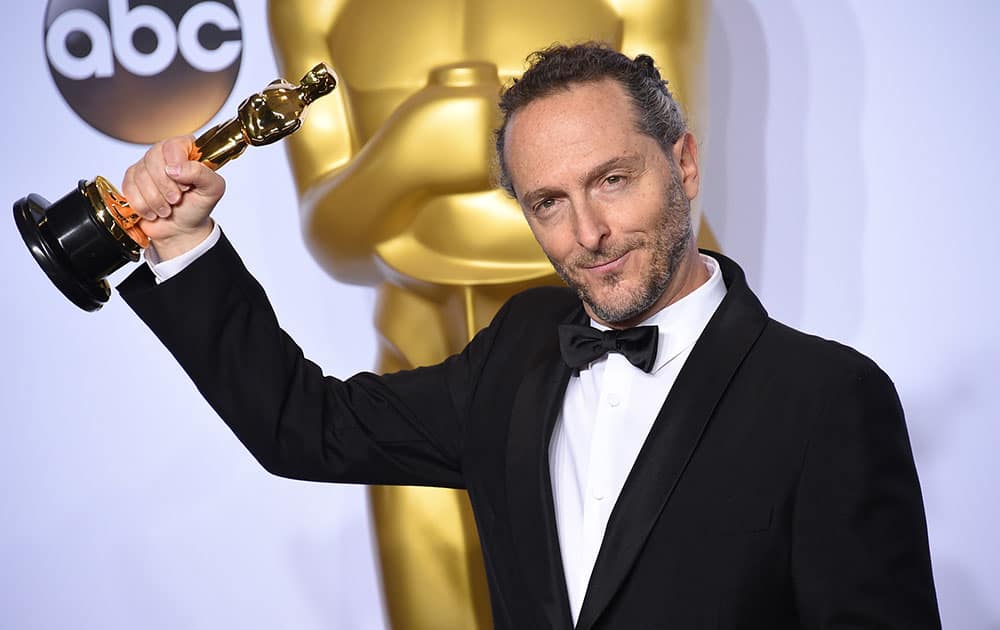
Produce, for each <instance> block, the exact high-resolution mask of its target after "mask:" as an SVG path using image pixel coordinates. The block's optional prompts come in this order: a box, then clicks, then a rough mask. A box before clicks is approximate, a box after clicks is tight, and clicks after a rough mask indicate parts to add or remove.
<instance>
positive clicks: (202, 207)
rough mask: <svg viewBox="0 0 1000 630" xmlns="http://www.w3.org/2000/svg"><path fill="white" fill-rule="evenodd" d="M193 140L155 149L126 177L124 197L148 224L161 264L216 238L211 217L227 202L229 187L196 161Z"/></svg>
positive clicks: (142, 224)
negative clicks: (224, 195)
mask: <svg viewBox="0 0 1000 630" xmlns="http://www.w3.org/2000/svg"><path fill="white" fill-rule="evenodd" d="M193 155H196V151H195V148H194V138H193V137H192V136H179V137H176V138H169V139H167V140H163V141H161V142H158V143H156V144H154V145H153V146H152V147H150V148H149V150H148V151H146V154H145V155H144V156H143V157H142V159H141V160H139V161H138V162H136V163H135V164H133V165H132V166H130V167H129V168H128V170H126V171H125V178H124V179H123V180H122V187H121V190H122V193H124V195H125V197H126V198H127V199H128V200H129V204H130V205H131V206H132V208H133V209H134V210H135V212H136V213H137V214H138V215H139V216H141V217H142V218H143V220H142V221H140V222H139V227H140V228H142V231H143V232H145V233H146V235H147V236H149V239H150V241H152V246H153V247H154V248H155V249H156V253H157V255H158V256H159V258H160V259H161V260H169V259H171V258H174V257H176V256H179V255H181V254H183V253H184V252H186V251H188V250H190V249H191V248H193V247H194V246H195V245H197V244H198V243H200V242H202V241H203V240H205V238H207V237H208V235H209V234H210V233H211V232H212V219H211V218H210V217H209V215H210V214H211V212H212V209H213V208H215V205H216V204H217V203H218V202H219V199H221V198H222V194H223V193H224V192H225V190H226V182H225V180H224V179H222V177H220V176H219V175H218V174H217V173H216V172H215V171H213V170H212V169H210V168H208V167H207V166H205V165H204V164H202V163H201V162H198V161H196V160H192V159H191V156H193Z"/></svg>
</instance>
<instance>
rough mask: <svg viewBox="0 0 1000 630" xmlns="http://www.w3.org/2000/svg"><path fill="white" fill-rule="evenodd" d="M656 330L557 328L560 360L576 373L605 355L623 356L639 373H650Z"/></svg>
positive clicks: (563, 326)
mask: <svg viewBox="0 0 1000 630" xmlns="http://www.w3.org/2000/svg"><path fill="white" fill-rule="evenodd" d="M657 333H658V329H657V328H656V326H637V327H636V328H626V329H625V330H603V331H602V330H597V329H596V328H593V327H591V326H579V325H577V324H560V325H559V349H560V351H562V355H563V360H564V361H565V362H566V365H568V366H570V367H571V368H573V369H574V370H576V372H579V371H580V369H581V368H585V367H587V365H589V364H590V363H591V362H593V361H594V360H596V359H600V358H601V357H603V356H604V355H605V354H607V353H609V352H617V353H619V354H622V355H624V356H625V358H626V359H628V361H629V363H631V364H632V365H634V366H635V367H637V368H639V369H640V370H642V371H643V372H650V371H652V370H653V364H654V363H656V344H657V341H659V338H660V336H659V334H657Z"/></svg>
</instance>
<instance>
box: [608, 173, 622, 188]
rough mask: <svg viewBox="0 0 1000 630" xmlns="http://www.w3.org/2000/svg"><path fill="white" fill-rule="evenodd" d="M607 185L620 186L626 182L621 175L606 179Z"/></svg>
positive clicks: (609, 176)
mask: <svg viewBox="0 0 1000 630" xmlns="http://www.w3.org/2000/svg"><path fill="white" fill-rule="evenodd" d="M604 181H605V183H607V184H611V185H612V186H614V185H616V184H620V183H622V182H624V181H625V178H624V177H622V176H621V175H608V176H607V177H605V178H604Z"/></svg>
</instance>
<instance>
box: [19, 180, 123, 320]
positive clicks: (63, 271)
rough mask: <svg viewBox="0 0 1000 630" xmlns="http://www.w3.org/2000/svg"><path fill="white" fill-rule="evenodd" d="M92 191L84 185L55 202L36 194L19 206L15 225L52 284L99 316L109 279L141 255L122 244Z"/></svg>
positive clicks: (82, 183)
mask: <svg viewBox="0 0 1000 630" xmlns="http://www.w3.org/2000/svg"><path fill="white" fill-rule="evenodd" d="M86 186H87V182H85V181H83V180H81V181H80V184H79V186H78V188H77V189H76V190H74V191H73V192H71V193H69V194H68V195H66V196H65V197H63V198H62V199H59V200H58V201H56V202H55V203H49V202H48V201H47V200H46V199H45V198H43V197H42V196H40V195H36V194H34V193H32V194H30V195H28V196H27V197H23V198H21V199H19V200H18V201H16V202H15V203H14V221H15V222H16V223H17V229H18V230H19V231H20V232H21V237H22V238H23V239H24V243H25V244H26V245H27V246H28V249H29V250H30V251H31V255H32V256H34V257H35V260H36V261H37V262H38V264H39V266H41V268H42V270H44V271H45V273H46V274H47V275H48V276H49V279H50V280H51V281H52V283H53V284H55V285H56V287H58V288H59V290H60V291H62V292H63V295H65V296H66V297H67V298H69V299H70V301H71V302H73V303H74V304H76V305H77V306H79V307H80V308H82V309H83V310H85V311H96V310H97V309H99V308H101V306H103V305H104V303H105V302H107V301H108V298H109V297H110V296H111V287H110V286H109V285H108V282H107V280H105V277H106V276H108V275H110V274H111V273H113V272H114V271H116V270H118V269H120V268H121V267H123V266H124V265H125V263H128V262H134V261H136V260H138V258H139V256H138V251H139V250H138V247H137V246H136V245H135V243H134V242H132V241H131V240H130V239H127V238H126V239H125V241H126V242H123V241H122V240H121V238H120V237H119V238H117V239H116V237H115V235H113V234H112V230H110V229H109V228H108V223H107V219H106V218H104V221H103V222H102V220H101V216H102V215H100V214H99V213H98V211H97V210H95V208H94V204H93V203H92V202H91V200H90V198H88V196H87V193H86ZM115 231H117V230H115Z"/></svg>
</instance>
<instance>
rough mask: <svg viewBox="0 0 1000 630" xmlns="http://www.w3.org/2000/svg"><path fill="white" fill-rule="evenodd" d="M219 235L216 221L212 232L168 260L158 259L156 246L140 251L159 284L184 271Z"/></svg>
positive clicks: (220, 231) (215, 241) (210, 246)
mask: <svg viewBox="0 0 1000 630" xmlns="http://www.w3.org/2000/svg"><path fill="white" fill-rule="evenodd" d="M221 236H222V230H221V229H220V228H219V224H218V223H216V224H215V225H213V226H212V233H211V234H209V235H208V236H207V237H206V238H205V240H203V241H202V242H200V243H198V244H197V245H195V246H194V247H192V248H191V249H189V250H188V251H186V252H184V253H183V254H181V255H180V256H177V257H176V258H171V259H170V260H160V256H159V254H157V253H156V248H155V247H153V246H152V245H150V246H149V247H147V248H146V251H144V252H143V253H142V257H143V258H144V259H145V260H146V264H147V265H148V266H149V269H150V271H152V272H153V275H154V276H156V284H160V283H161V282H166V281H167V280H169V279H170V278H172V277H174V276H176V275H177V274H179V273H180V272H182V271H184V269H185V268H186V267H187V266H188V265H190V264H191V263H193V262H194V261H196V260H198V258H200V257H201V255H202V254H204V253H205V252H207V251H208V250H210V249H212V246H213V245H215V244H216V243H218V242H219V238H220V237H221Z"/></svg>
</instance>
